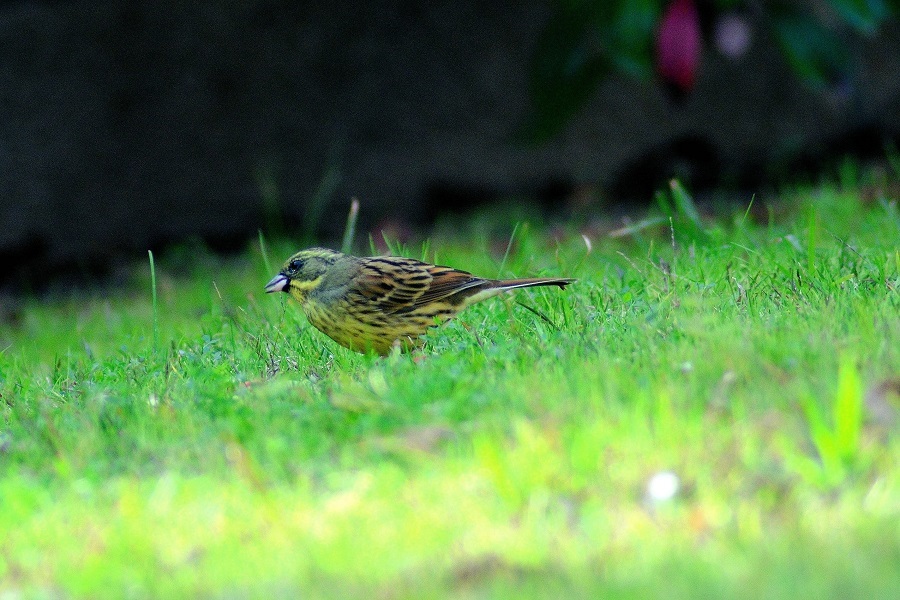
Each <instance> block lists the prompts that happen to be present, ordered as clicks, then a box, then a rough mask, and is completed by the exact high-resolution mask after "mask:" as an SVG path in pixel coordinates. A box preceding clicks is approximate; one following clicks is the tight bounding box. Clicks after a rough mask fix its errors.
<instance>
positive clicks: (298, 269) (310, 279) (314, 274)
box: [266, 248, 347, 302]
mask: <svg viewBox="0 0 900 600" xmlns="http://www.w3.org/2000/svg"><path fill="white" fill-rule="evenodd" d="M344 258H347V257H346V255H344V254H341V253H340V252H337V251H335V250H329V249H327V248H309V249H308V250H301V251H300V252H298V253H296V254H294V255H293V256H291V257H290V258H289V259H287V261H286V262H285V263H284V265H283V266H282V267H281V270H280V271H279V272H278V274H277V275H276V276H275V277H273V278H272V280H271V281H269V283H267V284H266V292H267V293H272V292H287V293H289V294H290V295H291V296H293V297H294V299H296V300H297V301H298V302H303V301H304V300H305V299H306V297H307V295H308V294H309V292H311V291H312V290H314V289H316V288H317V287H318V286H319V285H321V283H322V281H323V279H324V278H325V275H326V274H327V273H328V271H329V269H331V268H332V267H333V266H334V264H335V263H337V262H338V261H340V260H341V259H344Z"/></svg>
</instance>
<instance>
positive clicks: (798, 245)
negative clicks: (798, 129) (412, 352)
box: [0, 186, 900, 599]
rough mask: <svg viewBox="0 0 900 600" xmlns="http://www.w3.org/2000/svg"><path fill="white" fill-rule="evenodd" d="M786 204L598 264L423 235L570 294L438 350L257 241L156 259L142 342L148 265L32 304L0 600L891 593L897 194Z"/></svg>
mask: <svg viewBox="0 0 900 600" xmlns="http://www.w3.org/2000/svg"><path fill="white" fill-rule="evenodd" d="M784 200H785V203H786V205H793V206H795V208H794V209H793V210H791V211H789V212H790V215H789V216H788V217H785V218H784V219H782V220H781V221H780V222H768V223H755V222H753V218H752V217H751V216H750V215H748V214H745V213H744V212H743V211H740V212H737V213H735V214H734V215H730V216H723V217H720V218H718V219H715V220H705V221H701V220H700V219H699V216H698V215H697V214H696V212H695V210H694V208H693V206H692V205H691V204H690V203H689V202H688V204H687V205H685V204H684V202H685V199H684V198H679V197H678V190H675V193H673V196H672V206H673V209H672V210H673V211H674V213H673V214H674V217H673V220H672V221H671V223H672V226H671V227H670V226H669V221H668V219H661V221H662V224H661V225H659V224H658V225H656V226H648V227H645V228H644V227H641V226H636V227H633V228H632V229H631V230H630V231H628V232H627V233H628V234H629V235H625V236H623V237H619V238H611V237H609V236H606V235H602V234H599V233H596V232H595V233H594V234H591V235H590V237H589V241H590V242H591V243H590V246H591V247H592V250H591V251H590V252H588V245H587V244H586V243H585V240H584V239H583V238H582V236H581V235H580V231H578V230H577V228H575V227H574V226H572V227H571V228H570V230H567V231H564V232H560V233H559V234H558V235H557V239H549V236H548V235H547V232H544V231H540V230H537V229H535V227H534V226H533V225H532V226H531V227H530V228H529V227H525V228H523V229H520V231H519V232H518V234H517V236H516V238H515V243H514V244H513V246H512V248H511V252H510V253H509V256H508V257H506V259H505V260H504V259H503V255H502V250H501V251H500V252H499V253H498V252H497V251H496V249H495V248H494V245H492V241H491V240H490V239H489V238H488V237H487V236H485V235H483V234H479V233H477V232H478V231H479V230H478V225H477V224H476V225H473V226H472V227H471V229H470V230H469V231H468V232H462V233H458V234H456V235H455V236H453V237H440V238H437V239H434V240H432V243H431V248H432V249H434V252H433V253H430V254H429V255H428V256H427V258H428V259H432V260H436V261H438V262H441V263H443V264H450V265H453V266H457V267H460V268H464V269H467V270H471V271H473V272H475V273H477V274H479V275H483V276H488V277H491V276H512V275H515V276H523V277H524V276H532V275H540V274H548V275H549V274H553V275H565V276H574V277H578V278H579V282H578V283H577V284H576V285H573V286H571V287H570V288H569V289H568V290H566V291H565V292H563V293H561V292H560V291H559V290H537V291H534V292H530V293H520V294H518V295H510V296H508V297H507V298H505V299H501V300H496V301H493V302H486V303H483V304H480V305H476V306H475V307H473V308H471V309H469V310H468V311H467V312H466V313H464V315H463V317H462V318H461V319H460V320H458V321H456V322H454V323H452V324H450V325H449V326H447V327H444V328H442V329H438V330H435V331H434V332H433V333H432V334H431V335H430V336H429V344H428V346H427V349H426V352H425V355H424V357H421V356H420V357H411V356H405V355H394V356H390V357H388V358H387V359H378V358H375V357H371V356H362V355H357V354H353V353H350V352H349V351H345V350H344V349H342V348H340V347H338V346H337V345H336V344H334V343H332V342H331V341H330V340H328V339H327V338H325V337H324V336H323V335H321V334H319V333H318V332H317V331H314V330H313V329H312V328H311V327H310V326H308V324H307V323H306V322H305V320H304V318H303V317H302V315H301V314H300V311H299V310H298V309H297V307H296V305H293V304H291V303H290V302H288V299H287V297H286V296H284V295H281V297H272V296H266V295H265V294H263V293H262V286H263V284H264V283H265V282H266V281H267V280H268V278H269V277H270V276H271V274H272V273H271V272H270V269H267V268H266V267H265V262H266V259H265V257H264V256H263V255H262V253H261V252H260V249H259V246H258V245H253V247H251V248H250V249H248V251H247V253H246V254H245V255H244V256H243V257H240V258H238V259H221V258H217V257H214V256H211V255H209V254H207V253H205V252H203V251H202V250H197V249H193V250H192V249H190V248H185V249H184V250H182V251H181V253H180V254H179V253H173V254H171V255H169V256H167V257H163V259H162V260H160V261H158V264H157V273H156V275H157V292H158V319H157V321H158V322H157V323H156V324H155V320H154V314H153V305H152V294H151V289H150V277H149V273H148V267H147V266H146V265H139V266H137V267H136V268H135V270H134V279H133V281H132V283H131V284H130V285H126V286H121V287H120V288H119V289H116V290H115V291H111V290H109V289H107V290H105V291H104V292H95V293H79V294H73V295H71V296H70V297H67V298H65V299H59V298H57V299H55V300H46V299H45V300H38V299H33V300H28V301H26V302H25V305H24V306H23V307H22V308H21V311H20V312H19V315H18V317H17V319H16V320H15V321H14V322H12V323H7V324H0V395H2V398H0V419H2V420H0V427H2V430H0V597H3V598H19V597H23V598H28V597H39V598H57V597H61V598H66V597H84V598H104V597H106V598H123V597H130V598H162V597H210V596H216V597H233V598H239V597H299V596H303V597H328V598H342V597H350V596H359V597H378V598H394V597H415V598H425V597H442V596H448V595H449V596H458V597H491V598H495V597H508V598H521V597H532V596H543V597H578V596H581V597H601V596H602V597H640V598H698V597H715V598H792V599H793V598H816V599H821V598H841V599H843V598H893V597H896V592H897V590H898V589H900V569H898V565H900V469H898V457H900V441H898V436H897V430H898V429H897V428H898V420H897V416H898V389H897V388H898V387H900V382H898V377H900V291H898V287H900V248H898V240H900V216H898V208H897V203H896V200H893V201H891V199H885V198H880V199H879V200H878V201H876V202H872V203H863V202H862V201H861V200H860V194H859V193H857V192H854V191H847V190H846V188H845V189H839V188H835V187H827V186H826V187H824V188H821V189H817V190H814V191H808V190H807V191H803V192H795V193H793V194H792V195H789V197H786V198H785V199H784ZM658 221H660V220H658ZM511 229H512V226H511V225H510V226H509V227H508V228H507V231H509V230H511ZM294 249H295V248H293V246H291V245H290V244H288V243H285V242H275V243H274V245H273V247H272V248H269V249H268V259H269V260H270V261H271V262H274V263H276V264H277V263H278V262H280V260H281V259H282V258H284V257H286V256H287V255H288V254H289V253H290V252H291V251H293V250H294ZM410 255H412V256H415V257H417V258H418V257H421V256H419V255H418V253H417V252H413V253H411V254H410ZM516 301H520V302H522V303H524V304H526V305H528V306H529V307H531V308H533V309H535V310H536V311H538V312H540V313H541V314H542V315H544V316H545V317H546V320H545V319H543V318H541V317H539V316H537V315H536V314H534V313H533V312H531V311H529V310H526V309H524V308H522V307H521V306H519V305H518V304H517V303H516ZM548 321H549V322H548ZM154 329H156V330H155V331H154Z"/></svg>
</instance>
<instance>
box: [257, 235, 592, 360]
mask: <svg viewBox="0 0 900 600" xmlns="http://www.w3.org/2000/svg"><path fill="white" fill-rule="evenodd" d="M574 282H575V279H570V278H565V277H535V278H528V279H485V278H482V277H476V276H475V275H472V274H471V273H468V272H466V271H461V270H459V269H454V268H452V267H444V266H440V265H433V264H429V263H426V262H422V261H419V260H415V259H412V258H403V257H399V256H371V257H357V256H351V255H349V254H344V253H342V252H338V251H336V250H330V249H327V248H309V249H306V250H301V251H300V252H297V253H296V254H294V255H293V256H291V257H290V258H289V259H287V261H285V263H284V265H283V266H282V268H281V270H280V271H279V272H278V274H277V275H275V276H274V277H273V278H272V280H271V281H269V283H267V284H266V286H265V291H266V293H274V292H286V293H288V294H289V295H290V296H291V297H292V298H293V299H294V300H296V301H297V302H299V303H300V307H301V308H302V310H303V312H304V313H305V314H306V318H307V320H308V321H309V322H310V323H311V324H312V325H313V326H314V327H315V328H316V329H318V330H319V331H321V332H322V333H324V334H325V335H327V336H328V337H330V338H331V339H333V340H334V341H335V342H337V343H338V344H340V345H341V346H344V347H345V348H349V349H350V350H355V351H357V352H361V353H366V352H369V351H374V352H376V353H378V354H381V355H383V356H384V355H387V354H390V352H391V350H392V349H393V348H394V347H399V348H400V350H401V351H410V350H413V349H418V348H421V347H422V346H423V344H424V340H423V339H422V335H423V334H424V333H425V332H426V330H427V329H428V328H429V327H434V326H438V325H441V324H443V323H445V322H446V321H448V320H450V319H451V318H453V317H455V316H456V315H457V314H458V313H459V312H460V311H461V310H463V309H464V308H466V307H468V306H470V305H472V304H474V303H475V302H479V301H481V300H484V299H486V298H490V297H492V296H496V295H498V294H501V293H503V292H506V291H508V290H513V289H518V288H527V287H535V286H542V285H556V286H559V287H560V288H562V289H565V287H566V286H567V285H569V284H570V283H574Z"/></svg>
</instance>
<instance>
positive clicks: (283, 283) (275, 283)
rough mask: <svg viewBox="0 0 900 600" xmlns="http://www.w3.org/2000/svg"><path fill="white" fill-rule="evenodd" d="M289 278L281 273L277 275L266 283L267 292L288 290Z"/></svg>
mask: <svg viewBox="0 0 900 600" xmlns="http://www.w3.org/2000/svg"><path fill="white" fill-rule="evenodd" d="M288 281H289V280H288V278H287V277H285V276H284V275H282V274H281V273H279V274H278V275H276V276H275V277H273V278H272V281H270V282H269V283H267V284H266V293H267V294H271V293H272V292H286V291H287V289H288Z"/></svg>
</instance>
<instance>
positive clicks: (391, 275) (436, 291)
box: [354, 256, 487, 313]
mask: <svg viewBox="0 0 900 600" xmlns="http://www.w3.org/2000/svg"><path fill="white" fill-rule="evenodd" d="M485 283H487V281H486V280H484V279H481V278H479V277H475V276H474V275H472V274H471V273H467V272H465V271H460V270H458V269H451V268H450V267H438V266H435V265H430V264H428V263H423V262H420V261H417V260H413V259H411V258H400V257H393V256H385V257H376V258H368V259H364V260H363V263H362V266H361V269H360V272H359V274H358V275H357V277H356V282H355V284H356V285H355V286H354V287H355V288H356V291H357V292H359V293H360V294H362V295H363V296H364V297H365V298H366V299H367V300H368V301H370V302H375V303H376V304H377V305H378V307H379V309H380V310H382V311H384V312H388V313H398V312H399V313H402V312H407V311H411V310H414V309H416V308H419V307H421V306H424V305H426V304H429V303H431V302H437V301H440V300H443V299H445V298H447V297H449V296H452V295H453V294H456V293H458V292H461V291H463V290H467V289H470V288H474V287H478V286H481V285H483V284H485Z"/></svg>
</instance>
